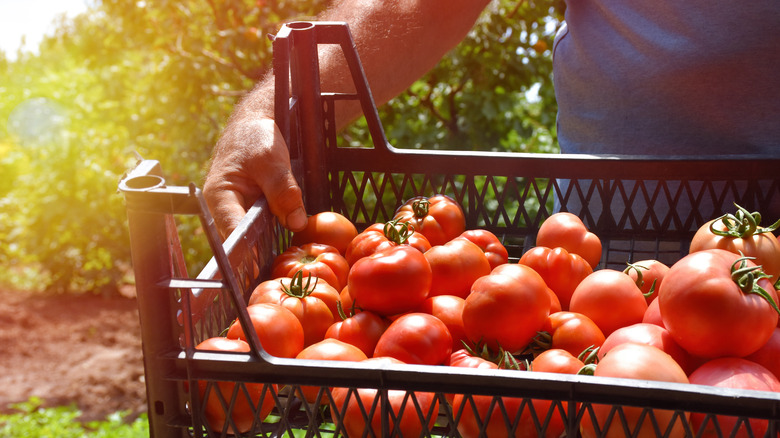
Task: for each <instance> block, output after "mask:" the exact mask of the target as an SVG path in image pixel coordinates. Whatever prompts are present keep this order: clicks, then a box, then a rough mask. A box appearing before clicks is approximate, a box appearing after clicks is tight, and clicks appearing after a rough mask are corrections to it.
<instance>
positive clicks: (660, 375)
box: [580, 342, 688, 438]
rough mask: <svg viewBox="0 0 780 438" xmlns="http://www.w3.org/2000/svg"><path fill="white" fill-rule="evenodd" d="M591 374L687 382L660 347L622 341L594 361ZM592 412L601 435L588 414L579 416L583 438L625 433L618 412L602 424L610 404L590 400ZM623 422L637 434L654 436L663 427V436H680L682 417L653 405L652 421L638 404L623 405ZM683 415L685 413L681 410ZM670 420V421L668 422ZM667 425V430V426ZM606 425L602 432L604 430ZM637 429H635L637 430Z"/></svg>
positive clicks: (620, 435) (608, 412)
mask: <svg viewBox="0 0 780 438" xmlns="http://www.w3.org/2000/svg"><path fill="white" fill-rule="evenodd" d="M594 375H595V376H601V377H621V378H627V379H640V380H654V381H661V382H672V383H688V377H687V376H686V375H685V371H683V369H682V368H680V365H678V364H677V362H675V361H674V359H672V357H671V356H669V355H668V354H666V353H664V352H663V351H661V350H660V349H659V348H656V347H653V346H651V345H646V344H636V343H630V342H629V343H625V344H621V345H618V346H617V347H615V348H613V349H612V350H611V351H610V353H609V354H608V355H606V356H604V358H603V359H602V360H601V361H600V362H599V363H598V365H596V371H595V373H594ZM592 407H593V413H594V414H595V417H596V421H597V424H598V425H599V427H600V428H601V430H602V435H597V434H596V432H595V428H594V424H593V420H592V418H591V415H590V414H585V415H584V416H583V417H582V423H581V425H580V426H581V427H580V431H581V432H582V437H583V438H592V437H595V436H606V437H609V438H612V437H625V436H626V433H625V431H624V429H623V425H622V421H621V418H619V415H618V414H615V415H614V416H613V417H612V421H611V422H610V423H609V424H606V422H607V418H608V417H610V416H611V414H610V411H611V410H612V408H613V407H612V406H611V405H600V404H594V405H593V406H592ZM623 413H624V414H625V420H626V424H627V425H628V428H629V430H630V431H631V432H632V433H633V434H634V435H632V436H637V437H655V436H657V435H656V432H655V427H656V426H657V427H658V428H659V430H661V431H665V432H664V436H666V437H670V438H677V437H680V438H682V437H684V436H685V426H684V421H683V420H682V419H681V418H679V417H677V414H675V412H674V411H667V410H661V409H655V410H654V411H653V416H654V417H655V422H657V424H654V423H655V422H654V421H653V419H652V418H651V417H650V416H649V415H644V413H643V409H642V408H639V407H629V406H624V407H623ZM685 415H686V416H687V415H688V414H687V413H685ZM672 423H673V424H672ZM670 426H671V430H669V427H670ZM605 429H606V433H605V434H604V432H605ZM637 429H638V430H637Z"/></svg>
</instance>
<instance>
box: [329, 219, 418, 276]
mask: <svg viewBox="0 0 780 438" xmlns="http://www.w3.org/2000/svg"><path fill="white" fill-rule="evenodd" d="M389 226H390V225H388V224H378V223H377V224H372V225H370V226H369V227H368V228H366V229H365V230H363V231H362V232H361V233H360V234H358V235H357V236H356V237H355V238H354V239H353V240H352V242H350V244H349V245H348V246H347V251H346V254H345V256H344V257H345V258H346V259H347V263H349V265H350V266H352V265H354V264H355V262H357V261H358V260H360V259H362V258H363V257H366V256H369V255H371V254H374V253H375V252H379V251H383V250H385V249H388V248H391V247H393V246H396V245H400V244H402V243H400V242H396V241H395V240H393V239H392V238H394V236H388V235H387V234H386V233H385V230H386V227H389ZM395 228H396V229H397V230H400V229H401V228H402V227H401V226H395ZM388 231H389V230H388ZM408 232H409V233H410V234H409V236H408V237H407V238H406V241H405V242H404V243H403V245H409V246H411V247H413V248H416V249H417V250H418V251H420V252H422V253H424V252H425V251H428V250H429V249H431V243H430V242H429V241H428V239H427V238H426V237H425V236H423V235H422V233H420V232H417V231H414V230H409V231H408Z"/></svg>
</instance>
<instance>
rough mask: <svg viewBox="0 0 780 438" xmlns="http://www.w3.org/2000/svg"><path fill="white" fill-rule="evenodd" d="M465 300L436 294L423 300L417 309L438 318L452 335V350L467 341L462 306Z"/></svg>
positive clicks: (456, 349)
mask: <svg viewBox="0 0 780 438" xmlns="http://www.w3.org/2000/svg"><path fill="white" fill-rule="evenodd" d="M465 305H466V300H465V299H463V298H461V297H456V296H455V295H437V296H435V297H428V298H427V299H426V300H425V301H423V303H422V306H420V309H419V311H420V312H422V313H427V314H429V315H433V316H435V317H436V318H439V319H440V320H441V322H443V323H444V325H446V326H447V330H449V332H450V336H452V351H458V350H460V349H462V348H463V345H464V342H468V336H466V329H465V328H464V327H463V306H465Z"/></svg>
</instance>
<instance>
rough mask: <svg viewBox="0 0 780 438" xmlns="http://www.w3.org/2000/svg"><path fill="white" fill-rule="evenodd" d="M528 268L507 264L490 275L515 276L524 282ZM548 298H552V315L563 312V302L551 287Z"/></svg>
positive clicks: (495, 269)
mask: <svg viewBox="0 0 780 438" xmlns="http://www.w3.org/2000/svg"><path fill="white" fill-rule="evenodd" d="M526 268H528V266H525V265H520V264H516V263H505V264H503V265H498V266H496V267H495V268H493V270H492V271H490V273H491V274H501V275H509V276H515V277H516V278H519V279H520V281H523V276H524V275H525V273H526ZM545 285H546V283H545ZM547 296H549V297H550V313H555V312H560V311H561V310H562V309H561V301H560V300H559V299H558V295H555V292H553V290H552V289H550V287H549V286H547Z"/></svg>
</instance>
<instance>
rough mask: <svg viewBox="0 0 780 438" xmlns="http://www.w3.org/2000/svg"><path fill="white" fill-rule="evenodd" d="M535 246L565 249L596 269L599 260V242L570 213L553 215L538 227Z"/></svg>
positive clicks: (580, 220) (579, 220)
mask: <svg viewBox="0 0 780 438" xmlns="http://www.w3.org/2000/svg"><path fill="white" fill-rule="evenodd" d="M536 244H537V245H538V246H546V247H548V248H557V247H561V248H565V249H566V250H567V251H569V252H572V253H574V254H578V255H580V256H581V257H582V258H584V259H585V260H587V262H588V263H589V264H590V267H591V268H593V269H596V266H598V264H599V261H600V260H601V240H600V239H599V238H598V236H596V235H595V234H593V233H591V232H590V231H588V228H587V227H585V224H584V223H582V219H580V218H579V217H577V216H576V215H574V214H572V213H566V212H558V213H553V214H552V215H551V216H550V217H548V218H547V219H546V220H545V221H544V222H542V225H541V226H540V227H539V233H538V234H537V235H536Z"/></svg>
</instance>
